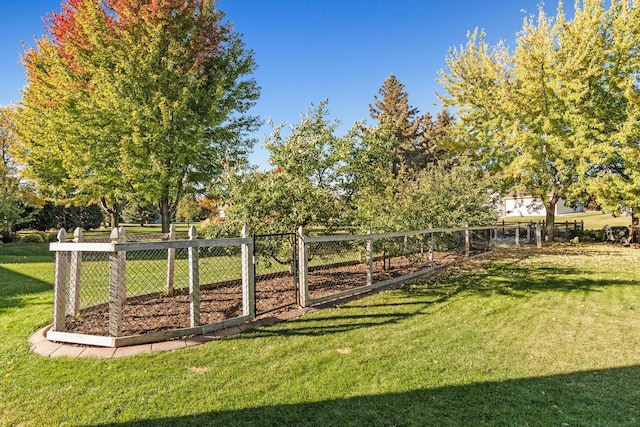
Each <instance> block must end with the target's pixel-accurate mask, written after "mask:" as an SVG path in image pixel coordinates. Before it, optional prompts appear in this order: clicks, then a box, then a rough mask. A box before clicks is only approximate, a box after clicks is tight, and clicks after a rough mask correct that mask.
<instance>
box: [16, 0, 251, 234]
mask: <svg viewBox="0 0 640 427" xmlns="http://www.w3.org/2000/svg"><path fill="white" fill-rule="evenodd" d="M223 19H224V13H223V12H222V11H220V10H218V9H217V8H216V3H215V2H212V1H205V0H194V1H189V2H185V1H183V0H161V1H150V0H147V1H137V0H105V1H101V2H97V1H95V0H65V1H64V2H63V4H62V9H61V12H59V13H57V12H54V13H52V14H51V15H49V16H48V18H47V24H48V27H47V28H48V32H49V35H45V36H43V37H42V38H40V39H38V40H37V41H36V46H35V47H33V48H29V49H27V51H26V52H25V54H24V56H23V63H24V65H25V67H26V69H27V81H28V85H27V87H26V88H25V90H24V92H23V99H22V103H21V105H20V109H19V113H20V114H19V115H18V129H19V134H20V141H21V143H22V145H23V159H24V161H25V163H26V164H27V166H28V170H29V172H30V174H31V176H32V177H33V178H35V179H36V180H37V181H38V182H39V183H41V184H43V191H44V190H45V189H48V190H49V191H50V194H51V195H53V196H54V197H61V196H64V197H69V198H74V199H79V200H81V199H101V200H102V201H103V202H104V203H105V205H108V206H110V208H111V209H112V213H113V215H114V216H115V218H117V216H118V215H119V213H120V212H121V211H122V206H123V205H124V203H125V201H126V200H127V199H128V198H133V199H135V200H137V201H139V202H144V201H147V202H153V203H156V204H158V206H159V209H160V212H161V216H162V223H163V230H165V231H168V226H169V219H170V216H171V215H172V214H173V213H175V210H176V208H177V205H178V202H179V201H180V199H181V198H182V197H183V195H184V193H185V189H186V188H193V187H194V185H197V184H202V183H207V182H209V181H210V180H211V179H212V178H213V177H214V176H216V174H219V173H220V171H221V170H222V165H223V164H225V163H234V162H243V161H246V155H247V152H248V150H250V148H251V146H252V145H253V140H251V139H248V138H247V135H248V133H249V132H251V131H252V130H254V129H255V127H256V126H257V124H258V119H257V118H256V117H252V116H250V115H248V110H249V109H250V107H251V106H252V105H253V104H254V102H255V100H256V99H257V97H258V95H259V88H258V87H257V84H256V82H255V80H254V79H253V78H251V77H250V75H251V73H252V72H253V71H254V69H255V63H254V60H253V52H251V51H248V50H246V49H245V48H244V45H243V43H242V41H241V38H240V35H239V34H237V33H235V32H234V31H233V28H232V25H231V24H228V23H224V22H223ZM190 184H191V185H190Z"/></svg>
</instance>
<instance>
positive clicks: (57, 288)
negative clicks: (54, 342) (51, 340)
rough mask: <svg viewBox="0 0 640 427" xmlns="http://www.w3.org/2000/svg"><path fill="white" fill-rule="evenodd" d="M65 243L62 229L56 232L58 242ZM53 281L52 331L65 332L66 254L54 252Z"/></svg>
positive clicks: (65, 236) (65, 239)
mask: <svg viewBox="0 0 640 427" xmlns="http://www.w3.org/2000/svg"><path fill="white" fill-rule="evenodd" d="M66 241H67V232H66V231H65V229H64V228H61V229H60V231H58V242H59V243H64V242H66ZM55 262H56V264H55V279H54V293H53V326H52V330H54V331H59V332H64V331H66V330H67V327H66V325H65V314H66V310H67V286H68V280H67V275H68V267H69V265H68V262H67V252H63V251H56V261H55Z"/></svg>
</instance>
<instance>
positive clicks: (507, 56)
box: [439, 1, 640, 239]
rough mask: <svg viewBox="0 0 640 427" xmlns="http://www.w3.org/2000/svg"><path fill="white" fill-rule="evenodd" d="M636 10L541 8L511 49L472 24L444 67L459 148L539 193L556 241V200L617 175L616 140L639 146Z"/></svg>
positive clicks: (626, 5) (628, 5)
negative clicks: (552, 13)
mask: <svg viewBox="0 0 640 427" xmlns="http://www.w3.org/2000/svg"><path fill="white" fill-rule="evenodd" d="M638 9H639V8H638V6H637V4H636V2H627V1H622V2H612V4H611V6H610V7H609V8H608V9H607V8H606V7H605V4H604V2H602V1H585V2H583V3H582V4H580V3H579V2H576V10H575V17H574V19H573V20H567V19H566V17H565V14H564V11H563V6H562V3H560V4H559V6H558V12H557V15H556V17H555V19H553V18H550V17H548V16H547V15H546V14H545V13H544V11H543V10H542V8H540V10H539V13H538V15H537V17H534V16H531V17H527V18H525V19H524V22H523V28H522V31H521V32H520V33H519V34H518V36H517V40H516V48H515V49H514V50H513V51H510V50H509V48H508V47H506V46H505V45H504V44H503V43H502V42H501V43H498V44H497V45H495V46H493V47H492V46H490V45H489V44H488V43H487V42H486V41H485V35H484V33H483V32H480V31H478V30H476V31H474V32H473V33H470V34H469V40H468V42H467V44H466V46H461V47H460V48H456V49H452V50H451V51H450V53H449V55H448V57H447V69H446V70H443V71H441V73H440V79H439V81H440V83H441V84H442V85H443V87H444V89H445V91H446V93H445V94H444V95H442V96H441V99H442V101H443V103H444V105H445V106H451V107H455V108H457V114H458V116H459V122H458V125H459V127H458V130H459V133H458V138H459V141H458V143H459V147H461V148H462V149H464V150H466V151H467V152H468V153H469V154H471V155H473V156H475V158H476V159H478V160H479V161H480V162H482V164H483V165H484V167H485V168H486V169H487V170H493V171H496V172H500V173H501V176H502V177H503V179H504V184H505V186H507V187H511V188H514V187H515V188H518V189H523V190H526V191H528V192H529V193H530V194H531V195H533V196H534V197H539V198H541V199H542V200H543V203H544V205H545V207H546V210H547V227H548V229H547V234H548V235H549V236H550V237H551V239H553V223H554V212H555V206H556V203H557V202H558V200H559V199H560V198H568V199H569V201H572V200H571V199H575V198H576V197H577V196H579V195H581V194H583V195H584V194H588V193H587V192H588V191H589V190H590V189H592V188H593V184H594V183H595V180H593V179H592V178H593V177H594V176H601V175H603V174H605V175H606V174H611V173H612V168H611V167H610V166H611V165H612V164H614V163H615V161H612V159H615V158H616V157H617V156H619V154H614V153H620V151H619V150H618V149H617V148H616V147H619V146H625V147H627V148H629V150H630V151H634V150H637V148H634V149H632V148H631V147H637V130H634V129H635V128H637V126H638V120H637V119H638V116H637V111H638V109H637V98H638V81H637V76H638V75H637V70H638V68H637V52H638V47H639V44H638V42H639V41H640V31H638V29H639V28H640V27H638V25H639V22H640V21H639V16H638V13H639V10H638ZM634 57H635V59H632V58H634ZM634 66H635V68H634ZM634 132H635V137H634V136H633V135H634ZM635 153H636V154H637V151H636V152H635ZM623 156H625V157H627V158H628V156H626V155H625V154H623ZM615 174H616V175H617V176H620V175H618V174H617V173H615ZM637 184H638V183H637V182H636V183H635V184H634V185H635V186H636V188H637Z"/></svg>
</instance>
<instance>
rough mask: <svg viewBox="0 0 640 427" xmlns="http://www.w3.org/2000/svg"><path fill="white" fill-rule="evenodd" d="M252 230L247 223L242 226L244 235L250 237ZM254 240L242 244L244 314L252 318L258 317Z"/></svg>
mask: <svg viewBox="0 0 640 427" xmlns="http://www.w3.org/2000/svg"><path fill="white" fill-rule="evenodd" d="M250 236H251V231H250V230H249V226H248V225H247V224H245V225H244V227H242V237H243V238H245V239H246V238H248V237H250ZM253 256H254V255H253V240H250V241H249V242H248V243H243V244H242V315H243V316H249V317H250V318H251V320H253V319H255V317H256V303H255V301H256V281H255V274H254V268H253V265H254V259H253Z"/></svg>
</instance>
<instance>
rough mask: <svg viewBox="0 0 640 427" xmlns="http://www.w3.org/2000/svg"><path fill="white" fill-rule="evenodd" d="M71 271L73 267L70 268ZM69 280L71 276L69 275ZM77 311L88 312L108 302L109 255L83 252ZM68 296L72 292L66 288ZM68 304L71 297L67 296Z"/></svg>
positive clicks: (71, 299)
mask: <svg viewBox="0 0 640 427" xmlns="http://www.w3.org/2000/svg"><path fill="white" fill-rule="evenodd" d="M70 270H71V271H73V267H71V268H70ZM70 280H71V275H70ZM79 282H80V286H79V287H80V289H79V297H80V304H79V309H80V312H81V313H82V312H83V311H86V310H90V309H91V307H96V306H100V305H103V304H106V303H108V302H109V254H108V253H106V252H83V253H82V262H81V264H80V277H79ZM68 289H69V292H70V294H71V293H72V292H73V289H72V288H71V287H69V288H68ZM68 301H69V302H70V303H71V302H72V301H73V295H72V294H71V295H70V296H69V300H68Z"/></svg>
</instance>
